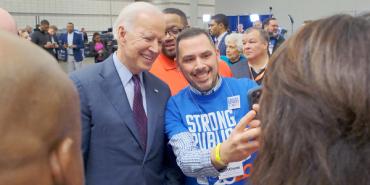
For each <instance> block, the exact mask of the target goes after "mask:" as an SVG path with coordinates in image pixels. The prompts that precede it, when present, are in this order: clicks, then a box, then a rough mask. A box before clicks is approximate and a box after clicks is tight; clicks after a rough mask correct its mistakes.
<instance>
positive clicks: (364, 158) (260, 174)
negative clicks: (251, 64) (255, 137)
mask: <svg viewBox="0 0 370 185" xmlns="http://www.w3.org/2000/svg"><path fill="white" fill-rule="evenodd" d="M369 15H370V14H368V15H364V16H359V17H353V16H350V15H334V16H331V17H328V18H324V19H320V20H317V21H313V22H312V23H309V24H307V25H305V26H303V28H301V29H300V30H299V31H298V32H297V33H296V34H294V35H293V36H292V37H291V38H290V39H288V40H287V41H286V42H285V43H284V44H283V45H282V46H280V48H279V49H278V51H277V52H276V53H275V54H274V55H273V56H272V58H271V61H270V63H269V66H268V68H267V69H268V70H267V73H266V77H265V79H264V82H263V84H264V87H263V95H262V99H261V104H260V106H261V111H260V116H261V122H262V125H261V126H262V136H261V147H260V151H259V154H258V155H259V156H258V157H257V160H256V161H255V165H254V167H255V168H254V170H253V172H252V184H253V185H351V184H353V185H354V184H356V185H365V184H366V185H368V184H369V182H370V175H369V174H370V19H369Z"/></svg>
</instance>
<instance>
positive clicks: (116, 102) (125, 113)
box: [100, 55, 145, 151]
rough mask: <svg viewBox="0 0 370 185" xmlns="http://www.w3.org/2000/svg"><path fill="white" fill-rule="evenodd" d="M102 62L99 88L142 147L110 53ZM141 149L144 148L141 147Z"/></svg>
mask: <svg viewBox="0 0 370 185" xmlns="http://www.w3.org/2000/svg"><path fill="white" fill-rule="evenodd" d="M102 64H103V65H104V67H103V68H102V71H101V73H100V75H101V76H102V77H103V81H102V82H101V83H100V85H101V88H102V90H103V92H105V93H106V95H107V98H108V99H109V100H110V101H111V103H112V105H113V107H114V108H115V109H116V110H117V113H118V114H119V115H120V117H121V118H122V120H123V123H122V124H124V125H126V126H127V127H128V129H129V130H130V132H131V134H132V135H133V136H134V138H135V140H136V142H137V143H138V144H139V145H140V147H141V148H142V149H143V145H142V144H141V142H140V136H139V132H138V130H137V126H136V124H135V121H134V119H133V113H132V110H131V108H130V104H129V102H128V99H127V96H126V92H125V90H124V87H123V85H122V82H121V80H120V78H119V75H118V72H117V70H116V68H115V66H114V63H113V57H112V55H111V56H110V57H109V58H108V59H107V60H106V61H104V62H103V63H102ZM124 137H125V136H124ZM143 151H145V150H144V149H143Z"/></svg>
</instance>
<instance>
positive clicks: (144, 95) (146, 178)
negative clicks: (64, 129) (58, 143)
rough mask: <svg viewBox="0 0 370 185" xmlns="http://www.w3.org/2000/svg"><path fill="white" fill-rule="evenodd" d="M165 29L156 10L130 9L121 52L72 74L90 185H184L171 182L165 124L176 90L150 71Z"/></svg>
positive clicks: (124, 14) (124, 15) (122, 22)
mask: <svg viewBox="0 0 370 185" xmlns="http://www.w3.org/2000/svg"><path fill="white" fill-rule="evenodd" d="M148 20H150V21H148ZM165 27H166V25H165V21H164V18H163V14H162V13H161V11H160V10H159V9H158V8H156V7H155V6H153V5H151V4H149V3H144V2H136V3H132V4H130V5H128V6H126V7H125V8H124V9H123V10H122V11H121V13H120V14H119V16H118V18H117V20H116V22H115V24H114V36H115V38H116V39H117V42H118V50H117V52H115V53H113V54H112V55H111V56H110V57H109V58H107V59H106V60H105V61H104V62H102V63H99V64H95V65H92V66H90V67H87V68H85V69H82V70H81V71H76V72H74V73H72V74H71V75H70V77H71V79H72V80H73V81H74V83H75V85H76V86H77V88H78V91H79V94H80V99H81V112H82V130H83V131H82V132H83V133H82V135H83V136H82V149H83V157H84V162H85V163H84V167H85V172H86V184H88V185H107V184H109V185H123V184H125V185H146V184H147V185H162V184H178V183H177V181H176V182H175V181H171V182H167V181H165V174H174V173H165V172H167V171H168V169H169V167H168V166H167V165H166V164H165V163H166V162H167V160H166V155H167V154H168V153H167V151H168V149H167V148H166V146H167V145H166V144H165V143H166V141H165V137H164V125H163V124H164V109H165V105H166V102H167V100H168V98H169V96H170V90H169V88H168V86H167V85H166V84H165V83H164V82H162V81H161V80H159V79H158V78H157V77H155V76H154V75H152V74H151V73H149V72H148V70H149V69H150V68H151V66H152V64H153V62H154V60H155V59H156V57H157V56H158V54H159V52H160V50H161V43H162V39H163V37H164V36H165ZM174 176H175V175H174ZM167 177H170V178H171V177H172V176H170V175H168V176H167ZM175 177H177V176H175Z"/></svg>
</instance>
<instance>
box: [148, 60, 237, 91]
mask: <svg viewBox="0 0 370 185" xmlns="http://www.w3.org/2000/svg"><path fill="white" fill-rule="evenodd" d="M150 72H151V73H153V74H154V75H155V76H157V77H158V78H159V79H161V80H162V81H164V82H165V83H166V84H167V85H168V86H169V87H170V90H171V94H172V95H175V94H177V93H178V92H179V91H180V90H182V89H183V88H185V87H186V86H187V85H188V84H189V83H188V81H187V80H186V79H185V77H184V76H183V75H182V73H181V71H180V69H178V68H177V64H176V62H175V61H174V60H171V59H169V58H168V57H166V56H165V55H163V54H162V53H161V54H159V56H158V57H157V59H156V60H155V62H154V64H153V66H152V68H151V69H150ZM218 72H219V73H220V75H221V76H224V77H232V76H233V75H232V72H231V70H230V68H229V66H228V65H227V64H226V63H225V62H222V61H219V62H218Z"/></svg>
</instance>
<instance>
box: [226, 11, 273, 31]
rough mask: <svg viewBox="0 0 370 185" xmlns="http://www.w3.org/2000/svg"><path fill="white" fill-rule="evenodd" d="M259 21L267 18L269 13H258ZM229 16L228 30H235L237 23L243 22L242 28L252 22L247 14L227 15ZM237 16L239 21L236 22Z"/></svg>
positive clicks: (251, 24)
mask: <svg viewBox="0 0 370 185" xmlns="http://www.w3.org/2000/svg"><path fill="white" fill-rule="evenodd" d="M259 16H260V20H261V22H263V21H264V20H266V19H268V18H269V17H270V15H259ZM227 17H228V18H229V29H230V32H236V31H237V30H238V24H243V28H244V30H246V29H247V28H249V27H252V26H253V23H252V22H251V21H250V19H249V15H238V16H227ZM238 18H239V22H238Z"/></svg>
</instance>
